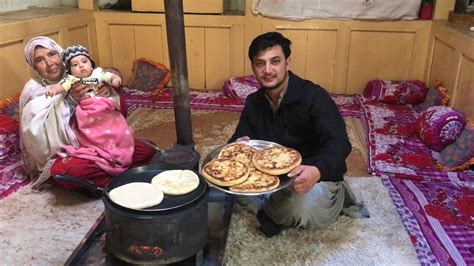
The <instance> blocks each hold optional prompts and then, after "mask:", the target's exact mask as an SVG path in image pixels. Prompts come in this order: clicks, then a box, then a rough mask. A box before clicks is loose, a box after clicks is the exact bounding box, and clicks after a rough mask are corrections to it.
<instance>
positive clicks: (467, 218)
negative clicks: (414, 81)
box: [356, 95, 474, 265]
mask: <svg viewBox="0 0 474 266" xmlns="http://www.w3.org/2000/svg"><path fill="white" fill-rule="evenodd" d="M356 99H357V101H358V102H359V104H360V106H361V108H362V110H363V118H364V119H363V120H365V121H366V126H367V127H366V128H367V143H368V153H369V162H368V164H369V165H368V169H369V171H370V172H371V173H373V174H376V175H379V176H381V177H382V181H383V184H384V185H385V186H386V187H387V189H388V190H389V193H390V196H391V197H392V200H393V202H394V204H395V205H396V207H397V210H398V212H399V214H400V216H401V218H402V221H403V223H404V226H405V228H406V229H407V232H408V234H409V235H410V238H411V240H412V242H413V245H414V247H415V249H416V251H417V254H418V258H419V259H420V262H421V264H422V265H472V264H474V207H473V206H474V171H462V172H444V171H441V170H440V168H438V167H437V164H436V162H437V161H436V158H437V156H438V153H437V152H435V151H432V150H431V149H429V148H427V147H426V146H425V145H424V144H423V142H422V141H421V140H420V139H419V138H418V136H417V135H416V133H415V132H414V128H415V120H416V118H417V115H418V113H417V112H416V111H415V110H414V109H413V108H412V107H411V106H410V105H392V104H385V103H379V102H373V101H370V100H368V99H366V98H364V97H363V96H360V95H358V96H356Z"/></svg>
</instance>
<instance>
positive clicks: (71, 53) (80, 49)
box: [62, 44, 95, 73]
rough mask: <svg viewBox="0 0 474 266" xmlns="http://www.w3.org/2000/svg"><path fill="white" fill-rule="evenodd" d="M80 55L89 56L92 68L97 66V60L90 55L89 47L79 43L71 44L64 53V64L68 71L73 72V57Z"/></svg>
mask: <svg viewBox="0 0 474 266" xmlns="http://www.w3.org/2000/svg"><path fill="white" fill-rule="evenodd" d="M78 55H84V56H86V57H87V58H89V60H91V64H92V68H95V62H94V60H92V59H91V57H90V55H89V51H87V49H86V48H85V47H84V46H82V45H79V44H78V45H73V46H69V47H68V48H66V50H64V51H63V53H62V57H63V62H64V65H65V66H66V71H67V72H68V73H70V72H71V66H70V62H71V59H73V58H74V57H76V56H78Z"/></svg>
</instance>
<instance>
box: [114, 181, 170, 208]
mask: <svg viewBox="0 0 474 266" xmlns="http://www.w3.org/2000/svg"><path fill="white" fill-rule="evenodd" d="M163 197H164V195H163V192H162V191H161V190H159V189H157V188H156V187H155V186H153V185H152V184H150V183H145V182H133V183H128V184H125V185H122V186H120V187H116V188H114V189H112V190H111V191H110V192H109V198H110V200H112V201H113V202H114V203H116V204H118V205H120V206H122V207H125V208H129V209H136V210H140V209H145V208H149V207H153V206H156V205H158V204H160V203H161V201H163Z"/></svg>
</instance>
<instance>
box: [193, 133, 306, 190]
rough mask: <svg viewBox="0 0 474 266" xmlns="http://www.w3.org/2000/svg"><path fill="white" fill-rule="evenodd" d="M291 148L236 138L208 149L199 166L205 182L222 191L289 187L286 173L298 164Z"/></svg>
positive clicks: (295, 153)
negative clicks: (234, 140) (235, 140)
mask: <svg viewBox="0 0 474 266" xmlns="http://www.w3.org/2000/svg"><path fill="white" fill-rule="evenodd" d="M301 160H302V157H301V154H300V153H299V152H298V151H297V150H295V149H292V148H288V147H284V146H282V145H280V144H277V143H274V142H270V141H264V140H248V141H238V142H233V143H229V144H225V145H221V146H219V147H217V148H216V149H214V150H213V151H212V152H210V153H209V154H208V155H207V156H206V157H205V158H204V160H203V161H202V162H201V164H200V166H199V172H200V173H201V175H202V176H204V178H205V179H206V181H207V182H208V184H209V185H210V186H212V187H215V188H216V189H218V190H221V191H223V192H225V193H229V194H236V195H248V196H254V195H260V194H267V193H273V192H276V191H278V190H280V189H283V188H285V187H287V186H289V185H290V184H291V183H292V182H293V181H294V177H292V178H290V177H288V176H287V174H288V173H289V172H290V171H291V170H293V169H294V168H295V167H297V166H299V165H300V164H301Z"/></svg>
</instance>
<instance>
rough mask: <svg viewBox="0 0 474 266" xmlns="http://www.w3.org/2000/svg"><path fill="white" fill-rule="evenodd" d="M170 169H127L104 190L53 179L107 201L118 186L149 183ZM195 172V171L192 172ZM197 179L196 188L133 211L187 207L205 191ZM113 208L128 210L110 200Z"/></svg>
mask: <svg viewBox="0 0 474 266" xmlns="http://www.w3.org/2000/svg"><path fill="white" fill-rule="evenodd" d="M171 169H176V168H175V167H170V166H164V165H159V164H157V165H146V166H140V167H135V168H132V169H129V170H127V171H125V172H123V173H122V174H120V175H118V176H116V177H114V178H113V179H112V180H110V182H109V183H108V184H107V185H106V186H105V189H102V188H100V187H97V186H96V185H94V184H93V183H92V182H90V181H87V180H82V179H78V178H75V177H70V176H62V175H56V176H54V179H55V180H57V181H67V182H72V183H76V184H79V185H82V186H83V187H84V188H86V189H87V190H90V191H91V193H92V194H94V195H96V196H97V195H100V194H104V195H105V197H107V199H109V200H110V197H109V192H110V191H111V190H112V189H114V188H116V187H119V186H122V185H125V184H128V183H132V182H148V183H151V180H152V179H153V177H154V176H155V175H157V174H159V173H161V172H163V171H165V170H171ZM194 172H195V171H194ZM195 173H196V172H195ZM196 174H197V175H198V177H199V185H198V187H197V188H196V189H195V190H193V191H191V192H189V193H187V194H184V195H180V196H169V195H165V197H164V198H163V201H162V202H161V203H160V204H158V205H156V206H153V207H150V208H146V209H141V210H134V211H145V212H156V211H168V210H172V209H176V208H179V207H182V206H184V205H187V204H189V203H191V202H193V201H195V200H196V199H198V198H200V197H201V196H202V195H203V194H204V193H205V192H206V190H207V183H206V181H204V179H203V177H202V176H201V175H200V174H199V173H196ZM110 202H111V203H112V204H114V206H117V207H118V208H121V209H125V210H128V211H129V210H130V209H128V208H125V207H122V206H120V205H118V204H115V203H114V202H113V201H112V200H110Z"/></svg>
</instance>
